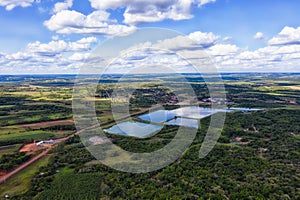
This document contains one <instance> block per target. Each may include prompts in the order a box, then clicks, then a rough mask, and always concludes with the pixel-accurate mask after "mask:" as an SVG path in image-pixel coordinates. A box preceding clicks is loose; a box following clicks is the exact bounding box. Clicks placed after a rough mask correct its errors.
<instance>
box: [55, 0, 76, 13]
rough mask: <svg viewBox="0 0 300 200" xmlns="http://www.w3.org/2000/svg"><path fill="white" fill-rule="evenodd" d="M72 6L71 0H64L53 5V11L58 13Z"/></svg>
mask: <svg viewBox="0 0 300 200" xmlns="http://www.w3.org/2000/svg"><path fill="white" fill-rule="evenodd" d="M72 6H73V0H65V1H64V2H58V3H56V4H55V5H54V8H53V12H54V13H58V12H60V11H62V10H67V9H68V8H71V7H72Z"/></svg>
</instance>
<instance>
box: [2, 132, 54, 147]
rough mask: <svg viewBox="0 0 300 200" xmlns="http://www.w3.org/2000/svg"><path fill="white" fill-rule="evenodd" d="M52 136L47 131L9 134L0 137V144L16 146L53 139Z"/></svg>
mask: <svg viewBox="0 0 300 200" xmlns="http://www.w3.org/2000/svg"><path fill="white" fill-rule="evenodd" d="M54 136H55V135H54V134H53V133H51V132H47V131H41V130H35V131H27V132H19V133H11V134H6V135H1V136H0V144H1V145H5V144H16V143H27V142H33V141H34V140H43V139H48V138H54Z"/></svg>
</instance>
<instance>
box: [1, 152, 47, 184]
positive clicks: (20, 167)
mask: <svg viewBox="0 0 300 200" xmlns="http://www.w3.org/2000/svg"><path fill="white" fill-rule="evenodd" d="M49 150H50V148H49V149H47V150H46V151H43V152H42V153H40V154H39V155H37V156H35V157H34V158H32V159H31V160H29V161H27V162H25V163H23V164H22V165H20V166H19V167H18V168H17V169H15V170H13V171H11V172H9V173H7V174H6V175H4V176H3V177H1V178H0V184H2V183H4V182H5V181H6V180H7V179H9V178H10V177H11V176H13V175H15V174H17V173H18V172H20V171H22V170H23V169H25V168H26V167H28V166H29V165H31V164H32V163H34V162H36V161H37V160H39V159H40V158H41V157H43V156H45V155H46V154H47V153H48V151H49Z"/></svg>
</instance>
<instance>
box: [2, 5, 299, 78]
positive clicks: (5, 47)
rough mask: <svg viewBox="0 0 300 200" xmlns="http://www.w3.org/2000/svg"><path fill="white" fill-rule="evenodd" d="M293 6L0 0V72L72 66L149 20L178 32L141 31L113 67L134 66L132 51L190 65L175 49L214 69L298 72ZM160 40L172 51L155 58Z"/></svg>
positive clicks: (143, 60)
mask: <svg viewBox="0 0 300 200" xmlns="http://www.w3.org/2000/svg"><path fill="white" fill-rule="evenodd" d="M299 10H300V1H298V0H285V1H282V0H151V1H145V0H60V1H57V0H0V27H1V29H0V44H1V45H0V74H34V73H35V74H46V73H60V74H61V73H68V74H72V73H78V71H79V70H80V69H81V68H82V66H83V65H84V64H85V63H86V62H89V61H90V60H93V61H94V63H96V61H97V60H95V58H94V57H93V58H91V53H93V52H94V51H95V49H97V48H98V47H99V46H101V45H102V44H103V43H105V41H107V40H113V38H116V37H120V38H122V37H123V40H126V39H128V38H127V37H126V36H128V35H130V34H135V33H136V32H137V31H138V30H139V29H141V28H147V27H157V28H165V29H169V30H174V31H176V32H178V33H180V34H179V35H181V36H182V37H181V36H179V35H173V36H171V35H172V34H171V35H170V38H166V37H162V38H160V40H157V41H147V38H149V35H148V36H147V34H146V35H145V36H144V37H145V38H144V40H139V44H136V43H135V42H132V46H135V47H136V46H137V45H138V47H139V48H141V47H143V49H140V50H139V51H136V52H134V53H132V52H131V56H127V57H126V56H125V57H124V58H120V59H117V60H118V61H117V63H115V64H114V65H115V66H116V65H119V67H118V68H115V69H116V70H117V69H120V67H123V68H130V67H133V59H132V57H133V56H134V58H135V59H134V61H135V62H136V64H135V65H150V64H149V63H151V65H153V62H154V60H155V65H156V66H158V67H159V66H162V65H167V64H168V65H169V66H174V67H175V68H176V67H177V68H178V69H180V71H181V72H188V71H189V69H188V68H189V67H190V66H189V64H187V62H181V61H180V59H178V58H176V56H175V55H176V53H177V54H182V55H186V57H187V59H192V60H193V59H199V53H197V52H199V51H200V49H201V51H202V50H203V51H205V52H206V54H207V56H208V57H209V58H210V59H211V62H212V63H213V64H214V66H215V67H216V68H217V69H218V70H219V71H220V72H245V71H246V72H299V71H300V70H299V69H300V66H299V63H300V62H299V61H300V12H299ZM167 39H168V42H167V41H166V40H167ZM190 40H192V41H193V42H191V41H190ZM118 41H120V40H118ZM174 44H176V48H175V47H174ZM114 45H117V44H114ZM119 45H122V42H120V43H119ZM162 45H163V46H162ZM158 47H159V48H162V47H163V48H165V49H168V50H171V51H173V52H174V54H172V56H170V54H168V55H167V54H166V53H161V54H160V55H159V56H158V55H156V56H155V57H153V54H154V53H153V52H150V51H149V48H158ZM124 48H125V47H124ZM126 48H128V46H127V47H126ZM108 49H110V50H108V51H113V50H114V48H108ZM130 49H132V47H131V48H130ZM123 51H124V49H122V52H123ZM149 55H151V56H149ZM168 56H169V57H168ZM100 57H101V55H99V58H98V61H99V60H100V59H103V58H100ZM128 57H129V58H128Z"/></svg>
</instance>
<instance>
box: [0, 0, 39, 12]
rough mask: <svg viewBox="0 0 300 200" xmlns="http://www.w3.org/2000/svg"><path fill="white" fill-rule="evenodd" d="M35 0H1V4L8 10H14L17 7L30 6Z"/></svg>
mask: <svg viewBox="0 0 300 200" xmlns="http://www.w3.org/2000/svg"><path fill="white" fill-rule="evenodd" d="M33 2H34V0H1V1H0V6H3V7H5V9H6V10H12V9H14V8H15V7H18V6H21V7H28V6H31V5H32V3H33Z"/></svg>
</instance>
